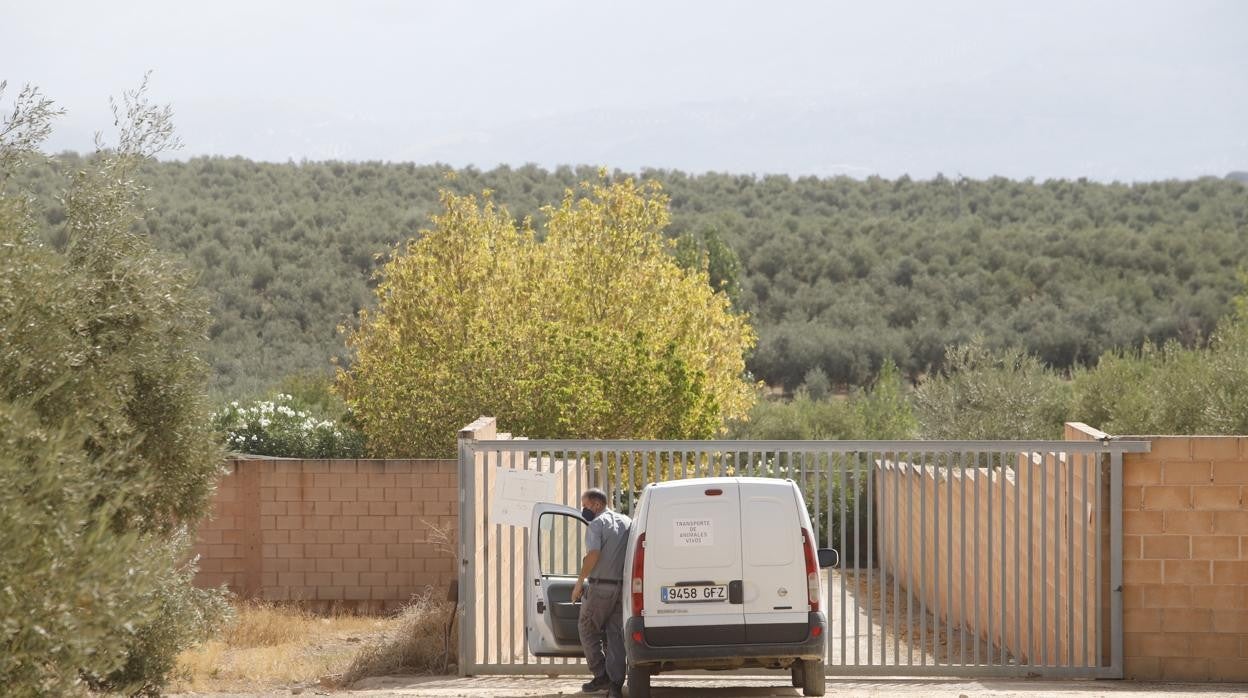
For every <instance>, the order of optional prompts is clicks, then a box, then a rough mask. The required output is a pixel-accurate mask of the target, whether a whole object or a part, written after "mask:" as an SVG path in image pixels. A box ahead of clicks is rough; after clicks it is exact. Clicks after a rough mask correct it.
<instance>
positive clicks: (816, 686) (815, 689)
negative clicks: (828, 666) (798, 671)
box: [802, 659, 828, 696]
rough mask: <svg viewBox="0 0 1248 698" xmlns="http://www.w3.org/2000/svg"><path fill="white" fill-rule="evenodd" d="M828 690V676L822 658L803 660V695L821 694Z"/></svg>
mask: <svg viewBox="0 0 1248 698" xmlns="http://www.w3.org/2000/svg"><path fill="white" fill-rule="evenodd" d="M827 690H828V678H827V674H826V673H825V671H824V666H823V660H822V659H806V660H803V661H802V695H804V696H821V695H823V694H824V693H826V692H827Z"/></svg>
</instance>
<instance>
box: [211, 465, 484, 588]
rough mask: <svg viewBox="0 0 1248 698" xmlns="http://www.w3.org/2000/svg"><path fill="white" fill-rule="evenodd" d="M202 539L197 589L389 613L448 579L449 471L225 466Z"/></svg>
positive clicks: (453, 508) (454, 500)
mask: <svg viewBox="0 0 1248 698" xmlns="http://www.w3.org/2000/svg"><path fill="white" fill-rule="evenodd" d="M225 468H226V473H225V475H223V476H222V478H221V480H220V483H219V484H218V487H217V492H216V495H215V498H214V501H213V505H212V513H211V516H210V518H209V519H208V520H206V521H205V522H203V523H202V524H201V525H200V528H199V531H198V532H197V539H196V544H195V552H196V553H197V554H198V555H199V556H200V561H199V574H198V576H197V577H196V579H195V581H196V583H197V584H199V585H201V586H217V585H219V584H226V585H227V586H229V587H230V589H232V590H233V591H235V592H236V593H238V594H239V595H240V596H243V597H244V598H259V599H265V600H272V601H299V602H302V603H304V604H306V605H309V606H312V607H319V608H324V607H331V606H345V607H353V608H357V609H360V610H384V609H390V608H395V607H397V606H400V605H402V604H403V603H404V602H405V601H407V600H408V599H409V598H411V596H412V594H414V593H417V592H419V591H421V590H423V589H425V588H426V587H428V586H433V587H435V589H436V593H438V594H441V593H443V590H444V589H446V588H447V586H448V585H449V584H450V582H451V580H453V579H454V577H455V573H454V569H453V568H454V564H453V563H454V551H453V550H452V551H447V550H443V549H441V546H439V545H438V544H437V543H436V541H435V538H436V536H433V535H431V534H432V532H433V529H434V527H438V528H441V529H444V530H446V531H449V532H450V534H451V536H452V540H453V537H454V536H455V534H456V532H457V528H458V499H459V491H458V484H457V482H456V468H457V464H456V461H454V460H294V459H273V458H264V459H259V458H257V459H247V458H240V459H234V460H231V461H228V462H227V463H226V466H225Z"/></svg>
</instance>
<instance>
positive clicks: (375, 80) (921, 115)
mask: <svg viewBox="0 0 1248 698" xmlns="http://www.w3.org/2000/svg"><path fill="white" fill-rule="evenodd" d="M0 17H3V22H2V23H0V79H7V80H8V81H9V83H10V90H12V88H13V86H14V85H20V84H22V83H26V82H30V83H35V84H37V85H39V86H41V87H42V88H43V90H44V91H45V92H46V93H48V94H49V95H50V96H51V97H53V98H54V99H56V100H57V101H58V102H59V103H60V104H61V105H62V106H64V107H65V108H66V109H67V110H68V111H69V113H68V114H67V115H66V116H65V117H64V118H63V119H62V120H61V122H60V126H59V129H58V130H57V132H56V134H55V136H54V137H53V139H52V141H51V142H50V143H49V149H51V150H62V149H74V150H86V149H89V148H90V147H91V136H92V134H93V133H94V131H96V130H100V129H105V130H106V133H107V127H108V126H109V125H110V124H111V120H110V117H109V113H108V110H107V98H108V96H109V95H110V94H118V93H120V92H121V91H122V90H124V89H127V88H130V87H133V86H135V85H136V84H137V83H138V81H139V79H140V78H141V76H142V74H143V72H144V71H145V70H148V69H151V70H152V71H153V74H152V93H153V95H154V97H155V98H156V99H157V100H159V101H167V102H171V103H172V104H173V106H174V110H175V113H176V120H177V124H178V127H179V131H180V134H181V136H182V139H183V141H184V142H185V143H186V148H185V149H184V150H183V151H182V152H181V153H180V155H179V156H180V157H187V156H192V155H200V154H215V155H243V156H247V157H251V158H257V159H264V160H277V161H285V160H288V159H294V160H299V159H304V158H306V159H316V160H320V159H330V158H333V159H348V160H390V161H415V162H434V161H439V162H446V163H450V164H453V165H465V164H474V165H477V166H478V167H484V168H489V167H493V166H494V165H496V164H498V163H507V164H511V165H521V164H524V163H526V162H535V163H538V164H540V165H543V166H547V167H551V166H555V165H559V164H565V163H566V164H598V165H606V166H609V167H621V168H624V169H630V170H632V169H638V168H641V167H664V168H680V169H685V170H693V171H704V170H722V171H733V172H787V173H790V174H794V175H798V174H818V175H831V174H851V175H854V176H865V175H868V174H881V175H884V176H888V177H895V176H899V175H901V174H907V173H908V174H910V175H911V176H914V177H930V176H932V175H934V174H936V173H937V172H944V173H945V174H947V175H950V176H955V175H956V174H958V173H961V174H964V175H966V176H972V177H985V176H990V175H994V174H1000V175H1006V176H1011V177H1036V178H1047V177H1083V176H1086V177H1091V178H1095V179H1121V180H1141V179H1157V178H1168V177H1194V176H1199V175H1206V174H1212V175H1217V176H1221V175H1224V174H1226V172H1228V171H1230V170H1234V169H1248V118H1246V117H1248V2H1236V1H1233V0H1228V1H1226V2H1207V1H1199V0H1178V1H1175V2H1140V1H1138V0H1137V1H1132V2H1096V3H1094V2H1090V1H1087V0H1084V1H1082V2H1057V1H1055V0H1044V1H1043V2H1038V1H1036V0H1029V1H1027V2H996V1H993V2H989V1H987V0H985V1H984V2H975V3H969V2H905V3H900V2H899V3H884V2H853V3H847V2H837V3H833V2H812V3H804V2H803V3H797V2H792V3H789V2H778V1H774V0H773V1H771V2H761V1H756V2H751V3H739V2H723V1H718V2H677V1H675V0H667V1H666V2H642V1H639V0H632V1H631V2H627V3H606V2H585V1H583V0H582V1H581V2H530V1H516V0H513V1H508V2H451V1H449V0H444V1H443V2H439V3H424V2H345V1H344V2H323V1H321V0H300V1H298V2H282V3H279V2H264V1H262V0H251V1H250V2H233V1H225V0H212V1H211V2H176V1H171V0H164V1H163V2H151V1H147V0H143V1H130V0H127V1H125V2H122V1H121V0H114V1H112V2H98V1H97V2H85V1H84V2H57V1H53V0H38V1H37V2H31V1H27V0H21V1H16V0H0ZM7 103H8V99H7V98H6V99H5V104H7Z"/></svg>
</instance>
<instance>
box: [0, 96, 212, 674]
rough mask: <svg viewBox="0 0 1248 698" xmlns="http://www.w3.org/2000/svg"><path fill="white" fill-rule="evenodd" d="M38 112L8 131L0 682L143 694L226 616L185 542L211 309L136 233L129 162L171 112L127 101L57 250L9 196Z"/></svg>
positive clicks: (156, 143) (73, 192) (145, 149)
mask: <svg viewBox="0 0 1248 698" xmlns="http://www.w3.org/2000/svg"><path fill="white" fill-rule="evenodd" d="M2 89H3V84H2V83H0V90H2ZM47 104H48V103H47V102H46V100H43V99H42V98H41V97H39V96H38V93H37V91H34V90H32V89H30V88H28V89H27V90H25V91H23V92H22V94H21V95H19V97H18V100H17V106H16V108H15V109H13V110H5V113H6V114H8V116H7V117H6V118H5V120H4V121H3V122H0V337H3V338H4V339H3V341H2V342H0V550H3V551H4V553H3V555H0V685H2V686H4V692H5V693H6V695H19V696H20V695H48V694H62V693H68V692H71V691H75V690H79V689H80V688H81V686H80V683H79V677H82V678H86V679H88V680H89V681H90V682H91V683H92V684H94V685H95V687H97V688H99V689H101V690H116V691H126V692H153V691H156V690H158V689H159V686H160V685H161V684H162V683H163V682H164V681H165V680H166V679H167V677H168V673H169V669H170V667H171V666H172V665H171V663H170V658H171V656H172V653H176V652H177V651H178V649H180V648H182V647H185V646H186V645H187V644H188V643H190V642H193V641H194V640H195V639H196V638H197V637H199V636H200V635H201V634H202V632H203V631H204V630H205V629H206V628H207V627H208V626H209V625H211V621H212V619H213V618H214V617H215V614H214V612H213V609H214V608H215V607H216V606H217V605H218V604H217V601H216V598H215V595H214V594H212V593H208V592H197V591H195V590H193V589H191V588H190V586H189V584H190V577H191V575H193V573H194V567H193V565H189V564H183V562H182V561H183V560H184V559H185V555H184V548H183V547H181V546H182V545H183V543H182V540H183V536H184V534H183V533H181V532H182V531H184V530H185V528H186V526H188V525H190V524H192V523H193V522H194V521H196V520H197V519H198V518H199V517H200V516H202V514H203V512H204V510H205V508H206V503H207V498H208V495H209V493H210V492H211V489H212V486H213V484H214V482H215V480H216V478H217V476H218V475H219V464H220V460H221V457H222V455H223V454H222V452H221V449H220V447H219V446H218V445H217V444H216V443H215V442H214V437H213V434H212V432H211V429H210V427H209V424H208V416H207V411H206V410H205V409H204V408H203V400H202V392H203V387H204V384H205V379H206V371H205V366H204V365H203V363H202V362H200V361H199V359H198V358H197V356H196V353H195V349H196V346H197V343H198V342H199V341H200V340H201V339H202V337H203V335H204V333H205V330H206V328H207V324H208V316H207V313H206V311H205V307H206V306H205V304H204V303H203V299H202V298H201V297H200V296H199V295H198V294H197V293H196V292H195V291H193V290H192V288H191V278H192V277H191V275H190V274H189V273H188V272H187V271H186V270H184V269H181V268H180V267H178V266H177V265H175V264H173V263H172V262H170V261H169V260H168V259H166V258H165V257H163V256H161V255H160V254H158V253H156V252H155V251H154V250H153V249H152V247H151V246H150V245H149V244H148V242H147V240H145V239H144V238H142V237H141V236H139V235H137V234H135V233H134V232H133V230H134V229H135V227H136V224H137V223H138V221H139V220H140V218H141V215H142V211H143V209H142V205H141V195H142V193H143V189H142V187H141V186H140V185H139V184H138V183H137V179H136V174H137V172H138V169H139V167H140V165H141V164H142V163H143V162H145V161H146V160H148V159H149V158H150V157H151V156H152V155H154V154H155V153H157V152H159V151H160V150H162V149H163V148H164V147H166V146H169V145H171V144H172V143H173V140H172V134H171V131H170V127H169V113H168V111H167V109H161V108H158V107H154V106H152V105H150V104H149V103H148V102H147V100H146V97H145V96H144V89H143V88H140V89H139V90H137V91H134V92H130V93H127V94H126V95H125V96H124V98H123V99H122V100H121V104H120V106H119V107H118V108H117V110H116V111H117V113H116V116H117V122H118V125H119V126H120V128H121V139H120V142H119V143H118V145H117V147H116V148H115V149H112V150H101V151H100V152H99V153H97V155H96V157H95V158H93V159H91V160H90V161H87V162H83V163H82V164H81V165H80V167H79V169H77V170H76V171H75V172H74V173H73V174H72V175H71V176H70V178H69V187H68V190H67V192H66V193H65V196H64V197H63V200H62V201H63V205H64V208H65V217H64V219H63V226H64V227H63V230H62V231H61V234H60V235H59V236H58V239H59V240H60V243H58V244H57V245H55V246H53V245H50V244H44V243H43V242H41V241H40V240H39V238H38V237H37V236H36V235H35V234H34V232H33V230H34V226H33V223H32V218H31V213H30V211H31V209H32V207H33V206H34V205H36V204H37V203H38V200H37V199H35V198H33V197H29V196H28V195H27V194H25V193H18V194H16V195H13V194H10V193H8V192H7V191H4V190H3V186H4V185H5V183H6V182H7V181H8V175H9V174H10V172H9V171H6V170H7V169H9V168H13V167H16V166H18V165H20V164H21V162H23V158H26V157H30V156H31V155H32V153H33V150H34V148H35V144H36V142H37V140H38V138H39V137H42V136H43V135H46V133H47V130H48V119H49V118H50V116H51V114H52V113H53V112H51V111H50V110H49V107H48V106H47ZM175 551H176V552H175Z"/></svg>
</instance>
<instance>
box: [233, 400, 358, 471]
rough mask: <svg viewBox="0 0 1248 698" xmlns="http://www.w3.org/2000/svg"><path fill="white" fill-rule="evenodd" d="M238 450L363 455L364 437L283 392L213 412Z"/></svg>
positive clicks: (294, 454)
mask: <svg viewBox="0 0 1248 698" xmlns="http://www.w3.org/2000/svg"><path fill="white" fill-rule="evenodd" d="M212 424H213V426H214V427H216V429H217V430H218V431H220V432H221V433H222V434H223V435H224V436H225V445H226V447H227V448H229V449H230V450H231V451H234V452H235V453H250V454H252V455H257V456H281V457H286V458H360V457H362V456H363V455H364V437H363V435H362V434H361V433H360V432H359V431H358V430H357V429H354V428H353V427H351V426H349V425H347V424H343V423H342V422H335V421H334V420H332V419H321V418H319V417H317V416H316V415H314V414H312V412H311V411H309V410H307V409H306V408H304V407H303V406H302V405H300V404H299V403H298V402H297V401H296V400H295V399H294V398H293V397H291V396H290V395H286V394H284V393H281V394H278V395H276V396H274V398H273V399H272V400H256V401H253V402H251V403H247V404H239V403H238V401H234V402H231V403H230V404H228V405H226V406H225V408H224V409H222V410H221V411H220V412H216V413H214V414H213V415H212Z"/></svg>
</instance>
